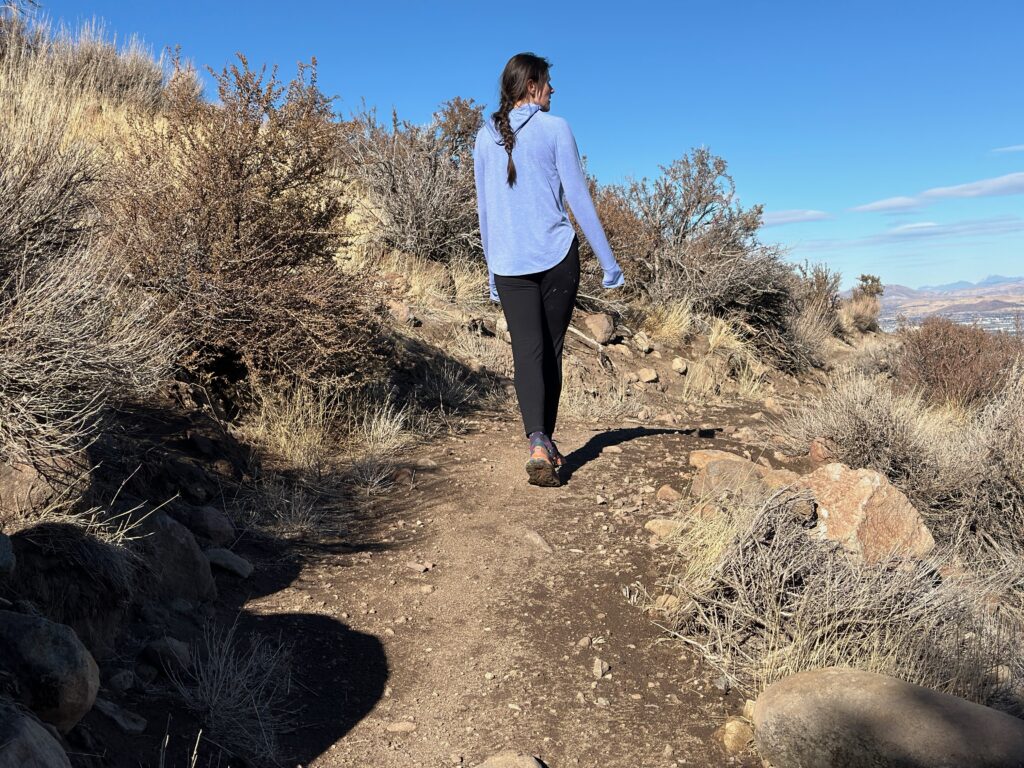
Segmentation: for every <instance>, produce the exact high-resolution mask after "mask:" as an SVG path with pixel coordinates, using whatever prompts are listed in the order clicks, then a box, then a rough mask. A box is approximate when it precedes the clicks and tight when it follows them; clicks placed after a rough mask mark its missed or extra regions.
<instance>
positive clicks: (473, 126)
mask: <svg viewBox="0 0 1024 768" xmlns="http://www.w3.org/2000/svg"><path fill="white" fill-rule="evenodd" d="M482 112H483V107H482V106H478V105H475V104H473V101H472V100H471V99H470V100H465V99H461V98H455V99H452V100H451V101H448V102H446V103H445V104H443V105H442V107H441V109H440V110H439V111H438V112H437V113H436V114H435V115H434V119H433V120H432V121H431V123H430V124H428V125H425V126H417V125H414V124H412V123H410V122H408V121H402V122H399V120H398V116H397V114H393V115H392V121H391V122H392V124H391V128H390V130H388V128H386V127H385V126H384V125H382V124H381V123H380V122H378V120H377V116H376V112H375V111H364V112H363V113H362V114H360V115H357V116H356V118H355V119H354V120H353V121H352V122H351V123H350V124H349V126H348V128H349V131H348V140H347V150H348V152H349V154H350V156H351V164H352V170H353V174H354V177H355V180H356V183H357V186H358V187H359V189H360V190H361V192H362V194H363V195H365V199H366V203H367V205H366V211H367V214H368V215H370V216H372V217H374V218H375V219H376V221H377V226H376V228H375V230H376V236H377V238H378V239H379V241H380V243H381V244H382V245H383V246H384V247H385V248H388V249H394V250H397V251H401V252H403V253H410V254H416V255H417V256H420V257H422V258H426V259H429V260H432V261H440V262H446V263H447V262H451V261H457V260H466V259H468V258H470V257H471V256H475V255H476V254H478V253H479V249H480V230H479V221H478V217H477V210H476V186H475V182H474V176H473V158H472V153H473V143H474V140H475V136H476V131H477V129H478V128H479V126H480V120H481V114H482ZM484 290H486V283H485V285H484Z"/></svg>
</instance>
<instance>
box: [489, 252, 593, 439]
mask: <svg viewBox="0 0 1024 768" xmlns="http://www.w3.org/2000/svg"><path fill="white" fill-rule="evenodd" d="M579 245H580V244H579V239H578V238H576V237H573V239H572V245H570V246H569V252H568V253H567V254H566V255H565V258H563V259H562V260H561V261H560V262H559V263H558V264H556V265H555V266H553V267H551V268H550V269H546V270H544V271H543V272H535V273H534V274H531V275H495V276H494V287H495V288H496V289H497V291H498V298H500V299H501V308H502V310H504V312H505V320H506V321H508V331H509V333H510V334H511V335H512V360H513V362H514V363H515V382H516V395H517V396H518V398H519V410H520V411H521V412H522V414H523V427H524V428H525V429H526V434H527V435H529V434H530V433H531V432H543V433H544V434H546V435H548V436H549V437H550V436H551V435H552V434H553V433H554V431H555V419H556V418H557V417H558V399H559V397H560V396H561V394H562V345H563V342H564V341H565V331H566V329H567V328H568V327H569V320H570V319H571V318H572V308H573V304H575V303H576V292H577V291H578V290H579V287H580V251H579Z"/></svg>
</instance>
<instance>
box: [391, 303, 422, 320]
mask: <svg viewBox="0 0 1024 768" xmlns="http://www.w3.org/2000/svg"><path fill="white" fill-rule="evenodd" d="M388 312H389V313H390V314H391V317H393V318H394V319H395V322H397V323H402V324H410V323H412V322H413V321H414V320H415V318H414V317H413V314H412V310H411V309H409V305H408V304H406V303H405V302H402V301H389V302H388Z"/></svg>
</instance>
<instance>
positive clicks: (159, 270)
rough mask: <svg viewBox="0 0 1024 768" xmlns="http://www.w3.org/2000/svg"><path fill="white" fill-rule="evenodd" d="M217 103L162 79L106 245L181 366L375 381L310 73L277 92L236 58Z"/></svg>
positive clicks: (321, 106)
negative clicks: (142, 289)
mask: <svg viewBox="0 0 1024 768" xmlns="http://www.w3.org/2000/svg"><path fill="white" fill-rule="evenodd" d="M215 78H216V80H217V83H218V92H219V96H220V104H218V105H212V104H207V103H204V102H201V101H196V100H195V99H194V97H193V94H192V92H191V91H190V90H189V88H188V87H187V83H186V84H185V85H184V86H183V85H181V84H180V83H179V79H178V77H177V76H176V77H173V78H172V79H171V82H170V84H169V86H168V89H167V95H166V111H165V114H164V119H163V120H161V121H156V122H154V121H152V120H150V119H149V118H148V117H147V116H146V115H137V116H136V118H135V121H134V123H133V139H132V140H131V141H130V142H129V143H128V144H127V146H126V148H125V151H124V156H123V163H122V165H121V167H120V169H119V171H120V173H121V176H120V179H119V184H118V185H116V186H114V187H112V188H111V194H110V196H109V197H108V198H107V199H105V200H104V205H105V216H106V220H107V222H108V223H109V224H110V227H109V230H108V241H109V243H110V246H111V248H112V249H113V250H114V253H115V254H116V256H117V257H118V258H120V259H123V260H124V261H125V262H127V263H128V264H130V265H131V267H132V269H133V272H134V274H135V275H136V279H137V280H138V281H139V282H141V283H143V284H145V285H147V286H149V287H151V288H152V289H153V290H155V291H157V292H158V293H159V295H160V296H161V297H162V300H163V304H164V306H165V307H167V308H169V309H173V310H174V311H175V312H176V316H177V318H178V325H179V327H181V329H182V331H183V332H184V333H185V335H186V336H188V337H189V339H190V340H192V341H193V342H194V344H193V348H192V356H191V357H190V358H188V359H185V360H183V363H184V364H185V365H186V367H187V368H190V369H192V370H194V371H197V372H198V373H200V374H205V373H208V372H209V371H210V370H211V369H212V368H214V367H215V366H217V365H218V364H219V363H220V361H223V360H225V359H226V360H232V359H240V360H241V361H242V362H243V363H244V364H245V366H246V369H247V371H248V372H249V373H250V374H251V375H252V376H254V377H255V378H257V379H264V380H272V379H274V378H277V377H280V376H286V377H295V378H304V379H306V380H308V381H319V380H322V379H326V380H335V379H336V380H339V381H342V382H346V383H348V384H350V385H352V386H356V385H358V384H359V383H360V380H361V377H369V378H372V377H374V376H376V375H379V374H380V373H381V371H382V369H383V367H384V365H383V360H384V359H385V358H386V356H387V354H388V351H389V350H388V346H387V344H386V337H385V336H384V334H383V333H382V329H381V327H380V324H379V323H378V322H377V320H376V319H375V317H374V315H373V313H372V312H370V311H369V308H368V307H367V304H368V299H366V297H365V295H364V294H365V292H364V290H363V285H362V283H361V281H360V280H359V279H357V278H355V277H353V276H345V275H342V274H341V273H339V272H338V270H337V269H336V267H335V266H334V263H333V254H334V250H335V248H336V245H337V239H338V235H337V232H336V231H334V230H333V229H332V226H333V225H334V224H335V223H336V222H337V220H338V218H339V217H341V216H343V214H344V211H345V207H346V203H345V201H344V200H343V198H342V197H341V196H340V192H339V190H340V188H341V187H340V183H341V182H340V177H339V175H338V174H339V173H340V170H339V169H340V165H339V162H340V158H339V156H338V148H337V128H336V126H335V124H334V123H333V122H332V120H331V118H332V112H331V109H330V101H329V100H328V99H327V98H326V97H324V96H323V94H322V93H320V91H319V90H318V88H317V86H316V76H315V69H314V68H313V67H312V66H305V65H303V66H300V68H299V73H298V75H297V76H296V78H295V79H293V80H292V81H291V82H290V83H288V84H287V85H284V84H282V83H281V82H279V81H278V80H277V77H276V74H274V73H271V74H269V75H267V74H266V72H254V71H252V70H250V69H249V67H248V64H247V62H246V60H245V59H244V58H240V64H239V65H233V66H232V67H231V68H230V69H227V70H225V71H223V72H221V73H219V74H215Z"/></svg>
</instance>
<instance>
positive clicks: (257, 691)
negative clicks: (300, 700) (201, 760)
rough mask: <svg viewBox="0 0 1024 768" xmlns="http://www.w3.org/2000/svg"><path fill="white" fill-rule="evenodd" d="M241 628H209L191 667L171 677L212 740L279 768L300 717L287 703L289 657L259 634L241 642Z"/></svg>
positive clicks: (251, 759) (250, 760)
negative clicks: (283, 743)
mask: <svg viewBox="0 0 1024 768" xmlns="http://www.w3.org/2000/svg"><path fill="white" fill-rule="evenodd" d="M237 630H238V627H237V624H232V625H231V626H230V627H228V628H227V629H226V630H224V629H215V628H212V627H211V626H210V625H207V626H206V627H205V628H204V630H203V637H202V643H201V645H200V647H199V648H198V649H196V653H195V654H194V660H193V662H192V664H191V665H190V666H189V667H188V668H187V669H185V670H183V671H182V672H171V673H169V678H170V681H171V686H172V689H173V691H174V692H175V693H176V694H177V696H178V697H179V698H180V700H181V702H182V704H184V706H185V707H186V708H187V709H188V710H189V711H190V712H192V713H193V714H194V715H195V716H196V717H197V718H198V719H199V720H200V721H201V722H202V724H203V727H204V729H205V731H206V733H207V734H208V737H209V738H210V740H211V741H213V742H214V743H216V744H217V745H219V746H220V747H222V748H223V749H225V750H226V751H228V752H230V753H234V754H235V755H238V756H240V757H242V758H244V759H245V760H246V761H247V762H248V763H250V764H252V765H266V766H270V765H277V764H279V763H278V761H279V759H280V758H281V757H282V755H281V753H280V749H281V744H280V739H281V736H282V735H283V734H284V733H286V732H287V731H289V730H291V728H292V727H293V726H294V720H295V717H296V713H295V712H294V711H292V710H291V709H290V708H289V704H288V702H289V698H290V695H291V664H292V662H291V657H290V653H289V650H288V648H287V647H286V646H284V645H282V644H281V643H279V642H274V641H271V640H269V639H268V638H265V637H262V636H260V635H253V634H248V635H247V636H246V637H245V639H244V640H243V639H242V638H241V637H240V636H239V634H238V631H237Z"/></svg>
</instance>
